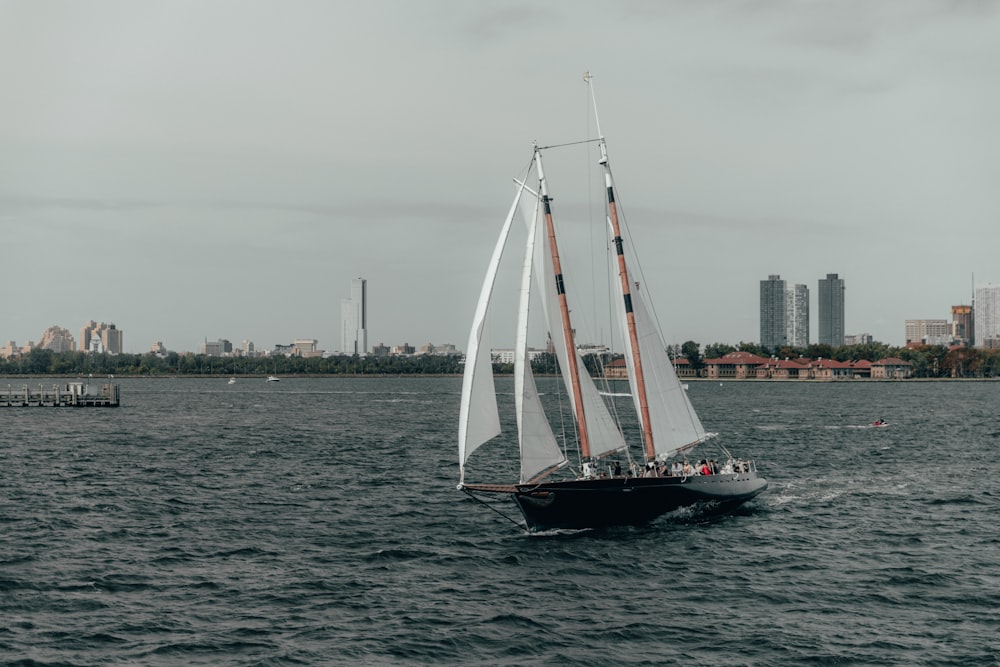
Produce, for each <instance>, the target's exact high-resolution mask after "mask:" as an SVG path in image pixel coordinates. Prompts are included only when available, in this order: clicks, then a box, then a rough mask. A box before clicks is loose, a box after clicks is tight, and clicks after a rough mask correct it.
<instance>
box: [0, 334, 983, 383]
mask: <svg viewBox="0 0 1000 667" xmlns="http://www.w3.org/2000/svg"><path fill="white" fill-rule="evenodd" d="M700 350H701V346H700V345H699V344H698V343H696V342H694V341H687V342H685V343H683V344H682V345H680V346H673V347H671V348H670V349H669V350H668V352H670V353H671V355H672V356H674V357H677V356H683V357H686V358H687V360H688V361H689V362H690V363H691V366H692V367H693V368H694V369H695V370H698V371H700V370H701V369H703V368H704V367H705V359H716V358H718V357H722V356H724V355H726V354H728V353H730V352H736V351H743V352H750V353H751V354H756V355H759V356H762V357H770V356H776V357H778V358H780V359H785V358H787V359H795V358H798V357H807V358H809V359H818V358H823V359H834V360H837V361H859V360H862V359H867V360H868V361H878V360H880V359H885V358H887V357H897V358H899V359H902V360H903V361H908V362H910V363H911V364H913V375H914V377H918V378H992V377H1000V350H982V349H978V348H967V347H963V348H956V349H954V350H949V349H948V348H947V347H944V346H943V345H924V346H920V347H913V348H906V347H890V346H888V345H885V344H883V343H868V344H865V345H844V346H841V347H836V348H834V347H831V346H829V345H819V344H816V345H809V346H808V347H805V348H797V347H782V348H779V349H777V350H774V351H773V352H772V351H770V350H768V349H766V348H763V347H761V346H760V345H757V344H756V343H742V342H741V343H739V344H738V345H736V346H733V345H729V344H726V343H712V344H710V345H706V346H705V350H704V354H702V353H701V352H700ZM620 357H621V355H612V354H603V355H596V354H588V355H585V356H584V358H583V361H584V366H585V367H586V369H587V371H588V372H589V373H590V374H591V375H595V376H597V375H600V374H601V373H602V371H603V367H604V365H606V364H607V363H609V362H610V361H612V360H613V359H615V358H620ZM531 366H532V370H533V371H534V372H535V373H536V374H539V375H544V374H554V373H556V372H558V362H557V361H556V357H555V355H553V354H550V353H544V354H541V355H539V356H538V357H536V358H535V359H533V360H532V362H531ZM493 368H494V371H496V372H498V373H513V371H514V366H513V364H494V365H493ZM463 369H464V364H463V363H462V361H461V358H460V357H457V356H438V355H417V356H389V357H374V356H364V357H361V356H357V355H337V356H329V357H313V358H305V357H284V356H278V357H253V358H239V357H215V356H208V355H204V354H192V353H186V354H178V353H176V352H168V353H167V354H166V355H162V356H161V355H157V354H153V353H151V352H150V353H146V354H114V355H113V354H91V353H86V352H53V351H51V350H41V349H36V350H32V351H31V352H29V353H28V354H24V355H21V356H19V357H11V358H9V359H0V375H4V376H7V377H10V376H18V375H64V376H74V377H79V376H84V377H85V376H89V375H94V376H107V375H116V376H163V375H166V376H169V375H183V376H220V375H225V376H229V375H260V376H266V375H456V374H460V373H462V371H463Z"/></svg>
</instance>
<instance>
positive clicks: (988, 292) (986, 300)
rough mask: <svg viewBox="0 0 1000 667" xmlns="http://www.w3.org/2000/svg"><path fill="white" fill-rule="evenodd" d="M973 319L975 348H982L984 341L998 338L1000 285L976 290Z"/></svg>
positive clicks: (999, 333) (999, 336)
mask: <svg viewBox="0 0 1000 667" xmlns="http://www.w3.org/2000/svg"><path fill="white" fill-rule="evenodd" d="M973 319H974V324H973V328H974V329H975V336H976V347H984V346H985V345H984V343H985V341H986V340H991V339H995V338H1000V285H989V286H987V287H979V288H977V289H976V308H975V311H974V313H973Z"/></svg>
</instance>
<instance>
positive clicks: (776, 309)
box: [760, 274, 788, 351]
mask: <svg viewBox="0 0 1000 667" xmlns="http://www.w3.org/2000/svg"><path fill="white" fill-rule="evenodd" d="M786 333H787V332H786V327H785V281H784V280H782V279H781V276H779V275H778V274H771V275H769V276H768V277H767V280H762V281H760V345H761V347H764V348H767V349H768V350H772V351H773V350H777V349H778V348H779V347H781V346H782V345H787V344H788V338H787V337H786Z"/></svg>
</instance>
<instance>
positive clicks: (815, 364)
mask: <svg viewBox="0 0 1000 667" xmlns="http://www.w3.org/2000/svg"><path fill="white" fill-rule="evenodd" d="M809 370H810V375H811V376H812V377H813V378H814V379H816V380H838V379H841V378H849V377H853V376H854V368H853V367H852V366H851V364H850V362H847V361H835V360H833V359H817V360H816V361H811V362H809Z"/></svg>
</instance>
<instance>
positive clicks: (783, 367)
mask: <svg viewBox="0 0 1000 667" xmlns="http://www.w3.org/2000/svg"><path fill="white" fill-rule="evenodd" d="M803 361H806V362H807V361H808V360H803ZM756 370H757V377H759V378H771V379H773V380H808V379H809V366H808V365H806V363H800V362H798V361H793V360H790V359H768V360H767V361H766V362H765V363H763V364H761V365H760V366H758V367H757V369H756Z"/></svg>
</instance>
